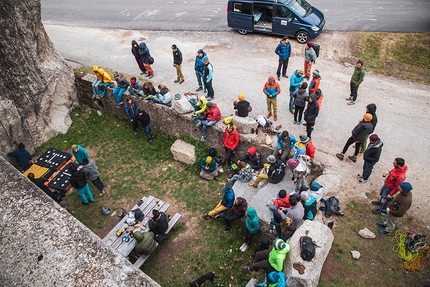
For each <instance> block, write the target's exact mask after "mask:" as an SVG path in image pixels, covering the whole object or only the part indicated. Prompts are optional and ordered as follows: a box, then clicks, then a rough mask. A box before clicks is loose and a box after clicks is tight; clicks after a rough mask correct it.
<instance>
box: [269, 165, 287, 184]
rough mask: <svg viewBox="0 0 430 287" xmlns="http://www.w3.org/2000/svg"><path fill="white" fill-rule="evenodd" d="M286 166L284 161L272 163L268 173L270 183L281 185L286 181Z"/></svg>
mask: <svg viewBox="0 0 430 287" xmlns="http://www.w3.org/2000/svg"><path fill="white" fill-rule="evenodd" d="M285 167H286V164H285V163H284V162H282V160H280V159H277V160H276V162H274V163H272V164H271V165H270V167H269V170H268V171H267V175H268V176H269V178H268V179H267V180H268V181H269V182H270V183H275V184H276V183H279V182H281V181H282V180H283V179H284V176H285Z"/></svg>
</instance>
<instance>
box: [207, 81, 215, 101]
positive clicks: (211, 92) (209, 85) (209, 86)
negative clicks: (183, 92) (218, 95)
mask: <svg viewBox="0 0 430 287" xmlns="http://www.w3.org/2000/svg"><path fill="white" fill-rule="evenodd" d="M205 88H206V89H207V90H208V95H207V98H214V97H215V91H214V88H213V87H212V80H210V81H209V82H206V83H205Z"/></svg>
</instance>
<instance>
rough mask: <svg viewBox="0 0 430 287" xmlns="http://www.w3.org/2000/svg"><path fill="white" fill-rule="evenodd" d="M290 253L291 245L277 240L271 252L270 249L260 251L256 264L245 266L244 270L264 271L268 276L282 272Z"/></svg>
mask: <svg viewBox="0 0 430 287" xmlns="http://www.w3.org/2000/svg"><path fill="white" fill-rule="evenodd" d="M288 252H290V245H288V244H287V243H285V241H284V240H282V239H280V238H276V239H275V241H274V243H273V248H272V250H271V251H269V249H266V250H262V251H258V252H257V253H256V254H255V259H254V263H253V264H251V265H250V266H244V267H242V269H243V270H244V271H247V272H251V271H258V270H260V269H264V270H266V274H270V273H271V272H273V271H276V272H282V271H283V270H284V260H285V258H286V257H287V253H288Z"/></svg>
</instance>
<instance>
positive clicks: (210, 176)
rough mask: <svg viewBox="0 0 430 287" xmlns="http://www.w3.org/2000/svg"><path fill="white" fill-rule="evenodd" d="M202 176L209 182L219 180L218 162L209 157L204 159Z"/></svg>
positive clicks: (201, 164)
mask: <svg viewBox="0 0 430 287" xmlns="http://www.w3.org/2000/svg"><path fill="white" fill-rule="evenodd" d="M200 167H201V168H202V170H201V171H200V176H201V177H203V178H204V179H207V180H217V176H218V170H217V168H216V161H215V160H214V159H213V158H212V157H211V156H207V157H204V158H202V160H201V161H200Z"/></svg>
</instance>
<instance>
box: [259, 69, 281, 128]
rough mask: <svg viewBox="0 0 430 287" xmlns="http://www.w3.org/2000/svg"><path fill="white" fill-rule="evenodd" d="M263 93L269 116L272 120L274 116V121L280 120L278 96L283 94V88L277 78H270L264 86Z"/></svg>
mask: <svg viewBox="0 0 430 287" xmlns="http://www.w3.org/2000/svg"><path fill="white" fill-rule="evenodd" d="M263 93H264V94H265V95H266V104H267V116H266V118H267V119H268V118H270V117H271V116H272V115H273V120H274V121H277V120H278V98H277V97H278V95H279V94H280V93H281V86H280V85H279V83H278V82H276V80H275V77H273V76H270V77H269V79H268V80H267V82H266V83H265V84H264V87H263ZM272 107H273V113H272Z"/></svg>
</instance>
